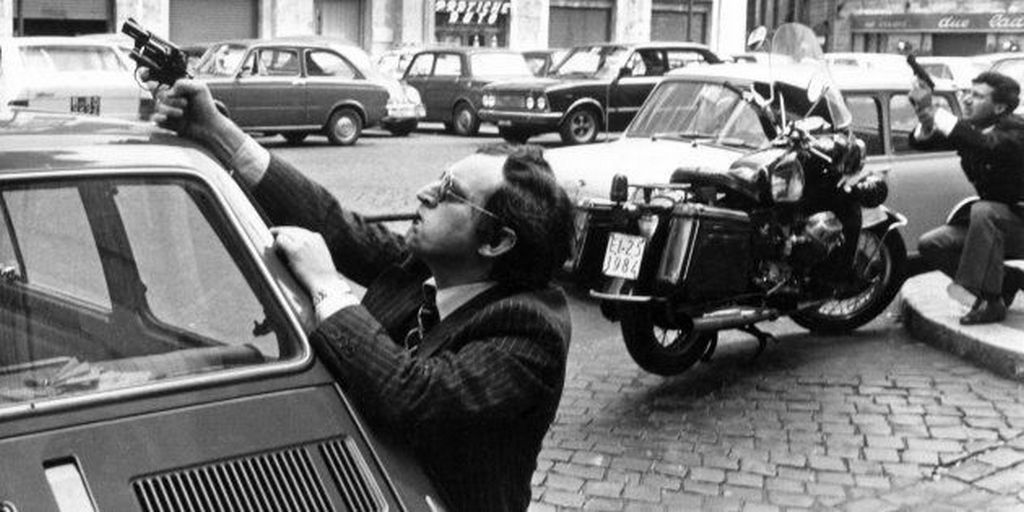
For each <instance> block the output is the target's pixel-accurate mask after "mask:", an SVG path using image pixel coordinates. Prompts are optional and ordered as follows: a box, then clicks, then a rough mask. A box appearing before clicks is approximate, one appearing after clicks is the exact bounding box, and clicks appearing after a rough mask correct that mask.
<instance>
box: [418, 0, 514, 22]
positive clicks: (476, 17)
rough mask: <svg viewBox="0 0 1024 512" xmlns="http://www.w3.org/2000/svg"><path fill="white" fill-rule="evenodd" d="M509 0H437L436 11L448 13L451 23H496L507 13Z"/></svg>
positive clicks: (509, 5)
mask: <svg viewBox="0 0 1024 512" xmlns="http://www.w3.org/2000/svg"><path fill="white" fill-rule="evenodd" d="M511 5H512V4H511V2H510V1H509V0H481V1H470V0H436V1H435V2H434V12H436V13H441V14H447V15H448V23H449V24H451V25H457V24H462V25H472V24H477V25H494V24H495V23H497V22H498V16H500V15H507V14H508V12H509V9H510V8H511Z"/></svg>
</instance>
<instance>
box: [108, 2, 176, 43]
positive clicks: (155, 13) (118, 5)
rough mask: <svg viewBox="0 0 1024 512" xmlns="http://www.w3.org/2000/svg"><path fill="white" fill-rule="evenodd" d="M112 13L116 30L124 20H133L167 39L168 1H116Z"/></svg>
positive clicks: (168, 24) (169, 17) (168, 30)
mask: <svg viewBox="0 0 1024 512" xmlns="http://www.w3.org/2000/svg"><path fill="white" fill-rule="evenodd" d="M114 13H115V16H116V17H117V19H116V20H115V21H116V23H115V26H116V27H118V30H120V27H121V24H122V23H124V20H126V19H128V18H135V21H137V22H139V24H141V25H142V26H143V27H146V29H147V30H150V31H152V32H153V33H154V34H156V35H158V36H161V37H167V34H168V33H169V32H170V31H171V7H170V0H117V1H116V2H115V4H114Z"/></svg>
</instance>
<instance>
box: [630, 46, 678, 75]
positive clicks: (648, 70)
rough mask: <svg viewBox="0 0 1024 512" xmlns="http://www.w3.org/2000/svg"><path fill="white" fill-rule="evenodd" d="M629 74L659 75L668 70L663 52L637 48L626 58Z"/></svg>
mask: <svg viewBox="0 0 1024 512" xmlns="http://www.w3.org/2000/svg"><path fill="white" fill-rule="evenodd" d="M625 67H627V68H629V70H630V76H661V75H664V74H665V72H666V71H668V63H666V62H665V54H664V53H663V52H661V51H660V50H639V51H636V52H633V55H630V56H629V59H627V60H626V65H625Z"/></svg>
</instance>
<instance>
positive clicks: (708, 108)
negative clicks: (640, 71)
mask: <svg viewBox="0 0 1024 512" xmlns="http://www.w3.org/2000/svg"><path fill="white" fill-rule="evenodd" d="M626 136H627V137H665V138H686V139H707V141H708V142H717V143H720V144H726V145H731V146H741V147H748V148H759V147H761V146H763V145H764V144H767V143H768V138H767V137H766V136H765V134H764V130H763V129H762V128H761V124H760V122H759V121H758V118H757V112H755V111H754V109H753V108H752V107H751V106H750V105H749V104H748V103H746V102H745V101H742V99H741V98H740V96H739V95H738V94H736V92H734V91H733V90H731V89H729V88H727V87H725V86H723V85H722V84H721V83H720V82H719V83H709V82H699V81H668V82H664V83H662V84H661V85H660V86H659V87H657V88H655V89H654V91H653V92H652V93H651V96H650V98H648V99H647V102H646V103H644V106H643V108H641V109H640V112H639V113H637V116H636V118H635V119H634V120H633V123H632V124H630V126H629V128H628V129H627V131H626Z"/></svg>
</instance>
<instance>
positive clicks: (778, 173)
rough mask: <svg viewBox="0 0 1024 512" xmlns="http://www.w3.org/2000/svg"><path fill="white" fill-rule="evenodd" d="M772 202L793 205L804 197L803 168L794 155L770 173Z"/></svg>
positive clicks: (785, 159)
mask: <svg viewBox="0 0 1024 512" xmlns="http://www.w3.org/2000/svg"><path fill="white" fill-rule="evenodd" d="M771 178H772V179H771V185H772V200H774V201H775V202H776V203H795V202H797V201H799V200H800V198H802V197H803V195H804V168H803V166H802V165H800V162H799V161H797V159H796V157H795V155H789V156H788V157H786V158H784V159H783V161H781V162H779V164H778V165H777V166H776V167H775V168H774V169H772V171H771Z"/></svg>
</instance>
